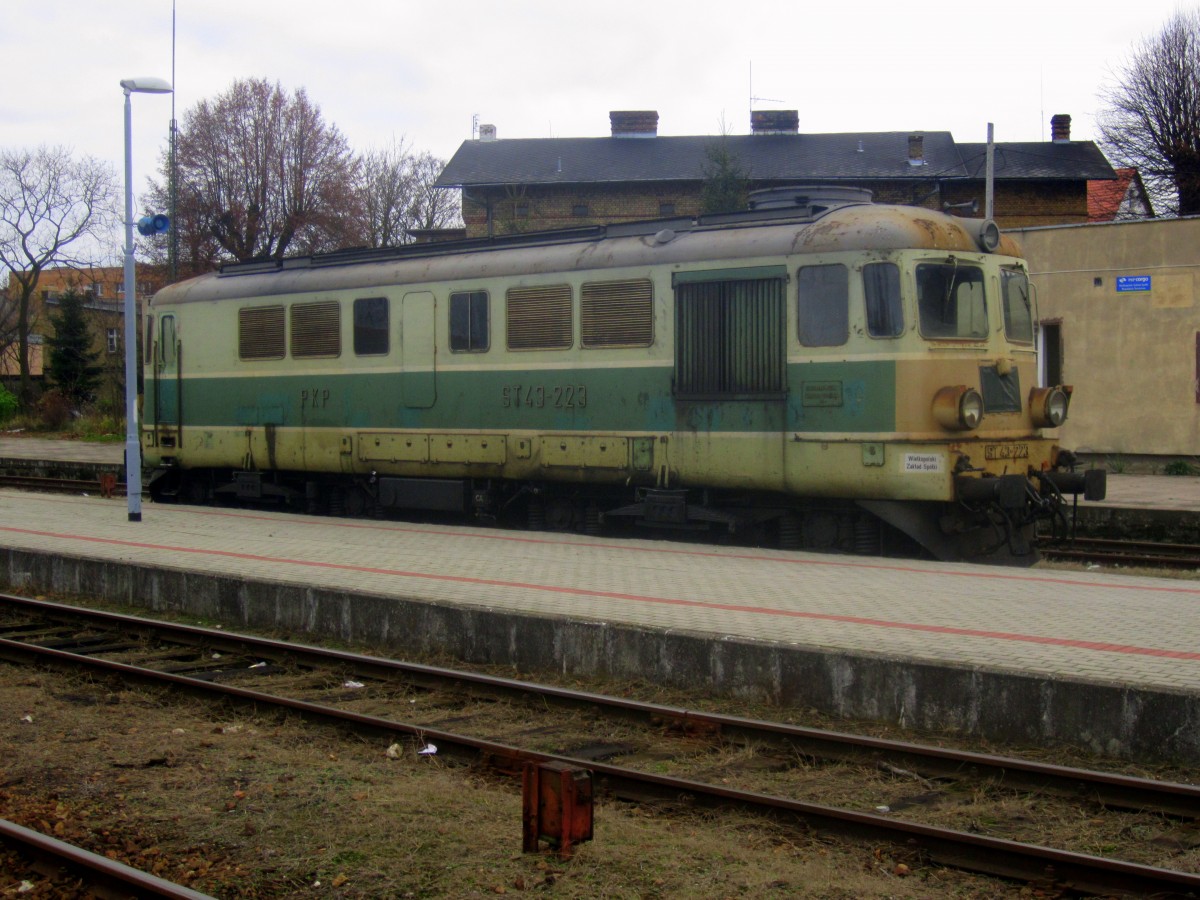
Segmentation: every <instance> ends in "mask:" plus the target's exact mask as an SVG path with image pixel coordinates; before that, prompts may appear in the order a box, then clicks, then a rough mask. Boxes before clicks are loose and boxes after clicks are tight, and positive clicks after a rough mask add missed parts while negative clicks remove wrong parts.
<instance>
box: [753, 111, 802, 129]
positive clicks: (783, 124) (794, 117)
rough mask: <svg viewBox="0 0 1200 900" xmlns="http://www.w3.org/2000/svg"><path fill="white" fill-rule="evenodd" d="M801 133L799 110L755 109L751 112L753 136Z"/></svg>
mask: <svg viewBox="0 0 1200 900" xmlns="http://www.w3.org/2000/svg"><path fill="white" fill-rule="evenodd" d="M799 131H800V112H799V110H795V109H754V110H751V111H750V133H751V134H797V133H799Z"/></svg>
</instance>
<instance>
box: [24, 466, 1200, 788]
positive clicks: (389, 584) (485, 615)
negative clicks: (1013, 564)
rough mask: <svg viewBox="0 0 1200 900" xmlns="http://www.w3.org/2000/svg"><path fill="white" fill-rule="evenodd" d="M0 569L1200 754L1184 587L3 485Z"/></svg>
mask: <svg viewBox="0 0 1200 900" xmlns="http://www.w3.org/2000/svg"><path fill="white" fill-rule="evenodd" d="M0 584H3V585H4V586H5V587H7V588H10V589H13V590H20V591H23V592H32V593H37V592H51V591H53V592H62V593H74V594H80V595H82V594H88V595H93V596H99V597H104V598H108V599H110V600H113V601H118V602H123V603H129V604H133V605H141V606H144V607H147V608H149V609H151V610H173V611H179V612H186V613H189V614H194V615H197V616H200V617H204V618H206V619H215V620H218V621H221V622H224V623H225V624H227V625H228V626H229V627H231V628H235V627H239V626H243V625H254V626H266V627H275V628H280V629H283V630H286V631H289V632H292V633H294V634H297V635H299V634H302V633H309V634H314V635H329V636H336V637H339V638H344V639H349V640H361V641H369V642H372V643H374V644H377V645H380V646H382V647H387V648H390V649H391V650H392V651H393V652H396V653H402V652H404V651H444V652H449V653H451V654H453V655H456V656H458V657H460V658H463V659H467V660H472V661H476V662H488V663H504V664H508V665H512V666H514V667H516V668H517V669H518V670H520V671H524V672H533V673H536V672H537V671H538V670H548V669H551V670H557V671H564V672H578V673H585V674H599V675H611V676H614V677H622V678H624V677H639V678H643V679H647V680H650V681H656V682H659V683H663V684H671V685H676V686H680V687H691V688H696V689H712V690H716V691H719V692H722V693H725V694H729V695H733V696H742V697H747V698H750V697H752V698H755V699H758V700H768V701H773V702H777V703H780V704H789V705H797V706H810V707H815V708H817V709H820V710H823V711H826V712H829V713H832V714H835V715H840V716H845V717H848V718H853V719H870V720H879V721H885V722H892V723H898V724H901V725H905V726H911V727H918V728H927V729H945V730H951V731H956V732H962V733H966V734H973V735H978V736H982V737H985V738H989V739H992V740H998V741H1008V742H1015V743H1020V744H1052V743H1059V742H1061V743H1069V744H1073V745H1077V746H1082V747H1085V748H1088V749H1091V750H1093V751H1096V752H1099V753H1104V754H1109V755H1114V756H1123V757H1129V758H1136V759H1143V760H1149V759H1173V760H1182V761H1187V762H1191V763H1196V764H1200V615H1198V614H1197V609H1198V608H1200V607H1198V604H1200V582H1197V581H1187V580H1168V579H1158V578H1146V577H1132V576H1121V575H1114V574H1110V573H1099V572H1082V573H1070V574H1068V573H1063V572H1055V571H1050V570H1041V569H1037V568H1035V569H1030V570H1012V569H999V568H995V567H986V566H973V565H952V564H946V563H934V562H902V561H881V560H856V559H853V558H845V557H832V556H820V555H815V554H806V553H799V552H787V551H771V550H753V549H743V548H720V547H718V548H714V547H707V546H698V545H694V544H681V543H673V542H668V541H646V540H621V539H614V540H608V539H595V538H581V537H578V536H573V535H556V534H543V533H521V532H505V531H494V530H488V529H481V528H470V527H439V526H433V525H418V524H402V523H389V522H364V521H354V520H339V519H330V518H318V517H310V516H303V515H295V514H284V513H273V512H254V511H247V510H222V509H201V508H193V507H176V506H169V505H157V504H146V505H145V506H144V507H143V521H142V522H140V523H130V522H129V521H127V515H126V506H125V503H124V501H123V500H101V499H99V498H94V497H89V498H84V497H63V496H51V495H45V494H31V493H23V492H19V491H14V490H0Z"/></svg>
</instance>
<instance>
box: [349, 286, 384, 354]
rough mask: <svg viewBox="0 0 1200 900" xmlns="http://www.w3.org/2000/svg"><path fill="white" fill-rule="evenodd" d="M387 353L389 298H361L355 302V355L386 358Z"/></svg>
mask: <svg viewBox="0 0 1200 900" xmlns="http://www.w3.org/2000/svg"><path fill="white" fill-rule="evenodd" d="M387 352H388V299H387V297H359V298H358V299H357V300H355V301H354V355H355V356H384V355H386V354H387Z"/></svg>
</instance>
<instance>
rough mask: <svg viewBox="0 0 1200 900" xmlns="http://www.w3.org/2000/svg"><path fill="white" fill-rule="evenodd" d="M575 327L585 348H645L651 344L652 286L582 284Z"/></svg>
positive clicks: (645, 283)
mask: <svg viewBox="0 0 1200 900" xmlns="http://www.w3.org/2000/svg"><path fill="white" fill-rule="evenodd" d="M579 325H580V342H581V343H582V344H583V346H585V347H649V346H650V345H651V344H652V343H653V342H654V285H653V284H652V283H651V282H650V281H649V280H648V279H641V280H637V281H593V282H589V283H587V284H585V285H584V286H583V293H582V295H581V298H580V310H579Z"/></svg>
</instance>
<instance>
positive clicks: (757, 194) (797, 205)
mask: <svg viewBox="0 0 1200 900" xmlns="http://www.w3.org/2000/svg"><path fill="white" fill-rule="evenodd" d="M870 202H871V192H870V191H869V190H867V189H866V188H856V187H843V186H841V185H836V184H798V185H795V186H793V187H775V188H764V189H763V190H761V191H751V192H750V208H751V209H753V210H779V209H794V210H803V211H807V214H808V215H812V216H815V215H819V214H820V213H823V212H828V211H829V210H831V209H833V208H835V207H838V206H855V205H857V204H860V203H870Z"/></svg>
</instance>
